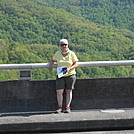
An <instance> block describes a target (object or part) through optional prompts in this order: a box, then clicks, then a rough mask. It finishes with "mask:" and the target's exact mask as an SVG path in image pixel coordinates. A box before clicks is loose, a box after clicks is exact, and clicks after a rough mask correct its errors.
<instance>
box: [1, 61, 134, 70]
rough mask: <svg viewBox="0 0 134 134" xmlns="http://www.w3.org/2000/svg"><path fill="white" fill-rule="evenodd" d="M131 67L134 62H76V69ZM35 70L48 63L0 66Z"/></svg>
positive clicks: (44, 66)
mask: <svg viewBox="0 0 134 134" xmlns="http://www.w3.org/2000/svg"><path fill="white" fill-rule="evenodd" d="M131 65H134V60H121V61H91V62H78V67H97V66H131ZM53 67H54V68H56V67H57V65H56V64H54V65H53ZM37 68H49V63H30V64H0V69H37Z"/></svg>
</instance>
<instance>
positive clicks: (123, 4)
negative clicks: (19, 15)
mask: <svg viewBox="0 0 134 134" xmlns="http://www.w3.org/2000/svg"><path fill="white" fill-rule="evenodd" d="M33 1H36V2H38V3H40V4H44V5H46V6H49V7H54V8H58V9H59V8H62V9H65V10H66V11H68V12H71V13H73V14H75V15H77V16H80V17H84V18H85V19H88V20H90V21H93V22H95V23H97V24H102V25H106V26H109V25H110V26H114V27H116V28H122V29H129V30H132V31H134V1H133V0H67V1H65V0H33Z"/></svg>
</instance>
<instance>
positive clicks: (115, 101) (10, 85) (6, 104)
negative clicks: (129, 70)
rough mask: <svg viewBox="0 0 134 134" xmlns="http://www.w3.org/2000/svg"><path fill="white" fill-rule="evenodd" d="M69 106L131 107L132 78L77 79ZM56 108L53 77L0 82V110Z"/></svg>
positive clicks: (133, 105)
mask: <svg viewBox="0 0 134 134" xmlns="http://www.w3.org/2000/svg"><path fill="white" fill-rule="evenodd" d="M64 105H65V99H64ZM71 107H72V109H73V110H87V109H103V108H134V78H94V79H77V81H76V85H75V89H74V91H73V101H72V105H71ZM56 108H57V100H56V91H55V80H37V81H34V80H32V81H25V80H24V81H23V80H20V81H1V82H0V112H23V111H25V112H26V111H53V110H55V109H56Z"/></svg>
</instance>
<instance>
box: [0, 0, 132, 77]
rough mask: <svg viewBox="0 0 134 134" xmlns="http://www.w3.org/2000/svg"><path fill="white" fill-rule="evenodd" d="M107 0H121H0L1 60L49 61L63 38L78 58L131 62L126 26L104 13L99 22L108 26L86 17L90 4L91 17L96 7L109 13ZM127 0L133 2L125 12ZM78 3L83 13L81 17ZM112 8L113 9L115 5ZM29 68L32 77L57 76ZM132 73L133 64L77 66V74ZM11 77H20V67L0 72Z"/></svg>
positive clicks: (52, 72)
mask: <svg viewBox="0 0 134 134" xmlns="http://www.w3.org/2000/svg"><path fill="white" fill-rule="evenodd" d="M109 2H110V3H112V4H114V5H119V6H120V5H121V4H123V3H122V2H123V1H120V0H118V1H114V0H109V1H107V2H106V1H105V0H102V1H101V2H100V1H98V0H90V1H87V0H82V1H79V0H73V1H72V0H68V1H62V0H56V1H55V0H54V1H53V0H49V1H47V0H1V3H0V7H1V8H0V20H1V21H0V63H1V64H15V63H19V64H20V63H48V62H49V61H50V59H51V58H52V57H53V55H54V53H55V52H56V51H58V50H59V47H58V44H59V40H60V39H61V38H67V39H68V40H69V47H70V49H71V50H73V51H74V52H75V53H76V55H77V56H78V58H79V61H83V62H84V61H103V60H134V33H133V32H132V31H130V30H127V29H130V28H127V27H128V26H125V27H123V28H127V29H117V28H115V27H112V26H111V25H112V24H110V23H109V22H107V17H106V18H105V19H104V20H103V21H104V22H105V23H108V24H109V25H110V26H103V25H105V24H103V23H104V22H103V23H102V24H103V25H98V24H95V23H93V22H91V21H89V20H86V19H88V18H86V15H88V13H89V11H87V10H88V7H89V6H91V7H92V8H89V9H90V10H91V12H90V16H89V17H90V18H91V16H94V15H95V14H94V12H95V13H96V14H97V13H98V16H99V17H101V15H100V14H99V13H101V12H100V10H104V9H105V11H107V10H106V4H109V6H110V3H109ZM104 3H105V4H104ZM130 3H131V4H132V5H133V2H132V1H131V0H130V1H128V13H129V11H130V9H129V8H130ZM70 4H71V7H70V6H69V5H70ZM61 5H64V6H61ZM86 5H87V6H86ZM132 5H131V6H132ZM48 6H51V7H48ZM122 6H123V7H124V6H125V5H124V4H123V5H122ZM52 7H55V8H52ZM67 7H68V8H67ZM82 7H83V12H85V15H84V14H83V15H82ZM100 7H101V8H100ZM103 7H105V8H104V9H102V8H103ZM57 8H59V9H57ZM62 8H63V9H62ZM110 8H111V6H110V7H109V10H111V11H112V9H110ZM112 8H113V10H116V6H113V7H112ZM64 9H66V11H65V10H64ZM121 9H122V8H121ZM68 11H69V12H72V13H73V14H72V13H69V12H68ZM93 11H94V12H93ZM74 13H75V15H74ZM102 13H103V12H102ZM108 14H109V15H112V14H113V13H112V12H111V14H110V12H108ZM123 14H125V13H124V12H123ZM129 15H131V11H130V14H129ZM129 15H128V16H129ZM132 17H133V16H132ZM84 18H86V19H84ZM128 19H129V18H128ZM99 20H100V19H99ZM92 21H93V20H92ZM94 22H95V21H94ZM96 23H100V22H96ZM130 23H131V22H130ZM130 23H129V24H130ZM123 25H125V23H124V24H123ZM131 28H133V27H131ZM32 72H33V79H54V78H55V75H56V69H54V70H53V71H51V72H50V71H49V70H48V69H33V70H32ZM133 72H134V68H133V67H131V66H130V67H124V66H122V67H91V68H90V67H88V68H77V76H78V78H89V77H123V76H133V75H134V73H133ZM11 79H18V70H1V71H0V80H11Z"/></svg>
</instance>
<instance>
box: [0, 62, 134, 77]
mask: <svg viewBox="0 0 134 134" xmlns="http://www.w3.org/2000/svg"><path fill="white" fill-rule="evenodd" d="M131 65H134V60H121V61H92V62H78V67H97V66H131ZM53 67H54V68H56V67H57V65H56V64H54V65H53ZM39 68H49V63H31V64H0V69H20V73H19V75H20V79H31V74H32V73H31V70H32V69H39Z"/></svg>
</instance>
